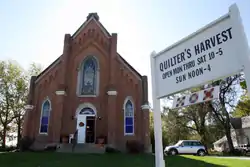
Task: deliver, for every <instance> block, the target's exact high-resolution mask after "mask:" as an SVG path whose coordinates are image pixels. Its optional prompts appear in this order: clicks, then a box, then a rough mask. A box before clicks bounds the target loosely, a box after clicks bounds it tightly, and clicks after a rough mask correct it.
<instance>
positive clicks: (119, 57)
mask: <svg viewBox="0 0 250 167" xmlns="http://www.w3.org/2000/svg"><path fill="white" fill-rule="evenodd" d="M117 57H118V60H119V61H120V62H121V63H122V64H123V65H124V66H125V67H126V68H127V69H128V70H129V71H130V72H131V73H132V74H134V76H135V77H136V78H137V79H138V80H139V81H141V77H140V76H138V74H137V73H136V72H134V71H133V70H132V69H131V68H130V67H129V66H128V65H127V64H126V63H125V62H124V61H123V60H122V58H121V55H120V56H117Z"/></svg>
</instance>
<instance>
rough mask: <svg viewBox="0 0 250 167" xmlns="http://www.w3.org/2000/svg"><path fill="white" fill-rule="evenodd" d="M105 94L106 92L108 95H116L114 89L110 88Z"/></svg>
mask: <svg viewBox="0 0 250 167" xmlns="http://www.w3.org/2000/svg"><path fill="white" fill-rule="evenodd" d="M107 94H108V95H109V96H116V95H117V91H115V90H110V91H107Z"/></svg>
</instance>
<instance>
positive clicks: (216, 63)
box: [150, 4, 250, 167]
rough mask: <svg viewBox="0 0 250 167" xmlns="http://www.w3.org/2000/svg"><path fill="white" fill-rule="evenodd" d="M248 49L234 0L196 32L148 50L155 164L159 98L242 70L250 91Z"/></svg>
mask: <svg viewBox="0 0 250 167" xmlns="http://www.w3.org/2000/svg"><path fill="white" fill-rule="evenodd" d="M249 56H250V53H249V46H248V42H247V38H246V35H245V32H244V28H243V25H242V21H241V17H240V13H239V9H238V7H237V5H236V4H233V5H231V6H230V8H229V12H228V14H226V15H224V16H222V17H221V18H219V19H218V20H216V21H214V22H212V23H210V24H209V25H207V26H205V27H204V28H202V29H200V30H199V31H197V32H196V33H194V34H192V35H190V36H188V37H187V38H185V39H183V40H181V41H180V42H178V43H176V44H174V45H172V46H170V47H168V48H167V49H165V50H164V51H162V52H160V53H158V54H156V53H155V52H152V54H151V60H150V62H151V76H152V95H153V107H154V136H155V166H156V167H165V162H164V156H163V146H162V124H161V107H160V98H162V97H165V96H169V95H171V94H174V93H177V92H180V91H182V90H185V89H189V88H192V87H197V86H199V85H203V84H205V83H208V82H210V81H213V80H218V79H220V78H225V77H227V76H230V75H233V74H235V73H237V72H239V71H241V70H242V69H243V70H244V72H245V79H246V81H247V82H246V83H247V89H248V92H249V93H250V84H249V83H250V57H249Z"/></svg>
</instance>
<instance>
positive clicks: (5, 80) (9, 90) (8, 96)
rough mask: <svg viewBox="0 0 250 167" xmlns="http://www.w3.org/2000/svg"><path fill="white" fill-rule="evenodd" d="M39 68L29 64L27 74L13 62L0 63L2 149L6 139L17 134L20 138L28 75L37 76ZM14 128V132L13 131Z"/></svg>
mask: <svg viewBox="0 0 250 167" xmlns="http://www.w3.org/2000/svg"><path fill="white" fill-rule="evenodd" d="M39 70H41V66H39V65H36V64H34V63H32V64H31V66H30V68H29V71H28V73H27V72H26V71H25V70H24V69H23V68H22V67H21V66H19V65H18V64H17V63H16V62H13V61H0V130H1V133H0V140H1V142H2V147H5V145H6V138H7V137H8V136H10V137H11V136H13V135H11V134H10V133H11V132H15V131H16V132H17V139H18V141H19V140H20V137H21V131H22V129H21V127H22V123H23V115H24V112H25V110H24V106H25V103H26V100H27V95H28V87H29V79H30V75H37V74H38V73H39ZM15 128H16V130H15Z"/></svg>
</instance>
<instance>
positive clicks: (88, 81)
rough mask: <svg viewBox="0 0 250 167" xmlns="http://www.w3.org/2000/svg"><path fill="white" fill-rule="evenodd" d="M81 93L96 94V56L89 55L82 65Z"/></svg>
mask: <svg viewBox="0 0 250 167" xmlns="http://www.w3.org/2000/svg"><path fill="white" fill-rule="evenodd" d="M81 78H82V80H81V94H82V95H95V94H96V83H97V62H96V59H95V58H94V57H88V58H87V59H86V60H85V61H84V64H83V66H82V77H81Z"/></svg>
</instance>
